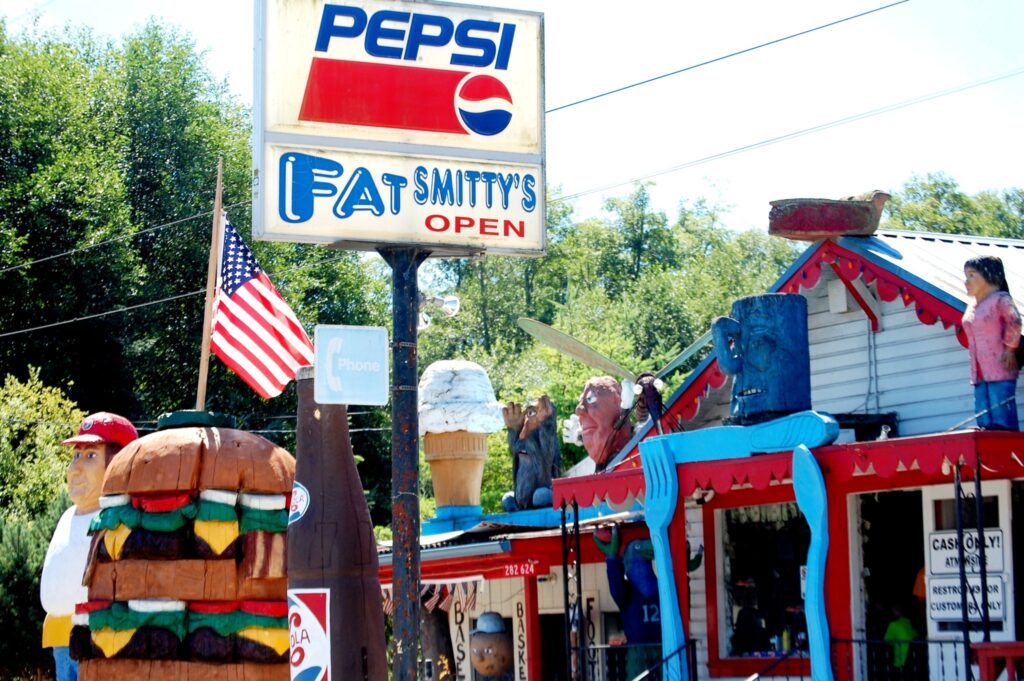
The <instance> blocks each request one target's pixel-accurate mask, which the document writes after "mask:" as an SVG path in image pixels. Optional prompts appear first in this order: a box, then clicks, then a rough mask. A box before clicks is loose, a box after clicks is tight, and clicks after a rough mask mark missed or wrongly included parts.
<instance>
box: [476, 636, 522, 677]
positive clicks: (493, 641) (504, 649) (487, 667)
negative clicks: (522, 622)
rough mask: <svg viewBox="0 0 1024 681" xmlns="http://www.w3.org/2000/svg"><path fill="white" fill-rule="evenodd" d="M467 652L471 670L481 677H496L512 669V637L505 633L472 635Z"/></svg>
mask: <svg viewBox="0 0 1024 681" xmlns="http://www.w3.org/2000/svg"><path fill="white" fill-rule="evenodd" d="M469 650H470V654H471V657H472V662H473V669H476V671H477V672H478V673H480V674H482V675H483V676H487V677H498V676H501V675H502V674H504V673H505V672H507V671H510V670H511V669H512V637H511V636H510V635H509V634H507V633H505V632H500V633H494V634H485V633H483V632H478V633H476V634H473V635H472V636H470V637H469Z"/></svg>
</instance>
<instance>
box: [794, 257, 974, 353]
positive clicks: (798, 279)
mask: <svg viewBox="0 0 1024 681" xmlns="http://www.w3.org/2000/svg"><path fill="white" fill-rule="evenodd" d="M822 265H832V266H833V268H834V269H835V272H836V274H838V275H839V276H841V277H842V278H843V279H845V280H846V281H853V280H854V279H856V278H857V277H860V278H862V279H863V280H864V283H865V284H871V283H874V284H875V288H876V290H877V291H878V295H879V297H880V298H881V299H882V300H884V301H885V302H887V303H889V302H892V301H894V300H896V299H897V298H899V299H900V300H902V301H903V305H904V306H907V307H909V306H910V305H911V303H913V304H914V311H915V312H916V313H917V318H918V319H919V320H921V322H922V323H924V324H928V325H932V324H935V323H936V322H939V321H941V322H942V327H943V328H944V329H948V328H951V327H952V328H953V329H954V332H955V333H956V339H957V340H958V341H959V342H960V345H962V346H964V347H965V348H966V347H967V334H965V333H964V330H963V327H962V326H961V325H960V320H961V319H962V317H963V311H962V310H958V309H956V308H955V307H953V306H952V305H949V304H948V303H945V302H943V301H941V300H939V299H938V298H936V297H935V296H933V295H932V294H930V293H927V292H926V291H924V290H922V289H920V288H918V287H916V286H913V285H912V284H909V283H907V282H906V281H904V280H903V279H901V278H899V277H898V276H896V275H895V274H893V273H892V272H890V271H888V270H887V269H885V268H884V267H882V266H881V265H876V264H874V263H872V262H870V261H869V260H867V259H865V258H863V257H862V256H860V255H858V254H856V253H854V252H853V251H850V250H848V249H846V248H843V247H842V246H840V245H839V244H837V243H835V242H834V241H831V240H826V241H824V242H822V244H821V246H819V248H818V250H817V251H816V252H815V253H812V254H811V256H810V258H808V259H807V262H806V263H804V266H803V267H801V268H800V269H799V270H797V271H796V272H794V273H793V275H792V276H791V277H790V278H789V279H787V280H786V281H785V282H783V284H782V286H780V287H779V291H780V292H782V293H799V292H800V289H802V288H804V289H809V288H813V287H814V286H816V285H817V283H818V281H819V280H820V279H821V266H822Z"/></svg>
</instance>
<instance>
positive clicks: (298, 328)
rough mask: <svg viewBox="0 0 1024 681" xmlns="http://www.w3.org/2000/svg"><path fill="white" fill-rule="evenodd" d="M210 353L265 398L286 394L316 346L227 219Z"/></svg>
mask: <svg viewBox="0 0 1024 681" xmlns="http://www.w3.org/2000/svg"><path fill="white" fill-rule="evenodd" d="M222 222H223V226H224V243H223V246H222V248H221V254H220V271H219V273H218V276H217V295H216V297H215V298H214V301H213V329H212V335H211V338H210V349H212V350H213V352H214V353H215V354H216V355H217V356H218V357H220V358H221V360H222V361H223V362H224V363H225V364H227V365H228V366H229V367H230V368H231V370H232V371H234V372H235V373H236V374H238V375H239V376H241V377H242V380H243V381H245V382H246V383H248V384H249V386H250V387H251V388H252V389H253V390H255V391H256V392H257V393H259V395H260V396H261V397H263V398H270V397H276V396H278V395H280V394H281V391H282V390H284V388H285V386H286V385H288V382H289V381H291V380H292V379H294V378H295V375H296V374H297V373H298V370H299V367H300V366H305V365H308V364H312V363H313V343H311V342H310V340H309V336H307V335H306V332H305V331H304V330H303V328H302V325H301V324H299V320H298V319H296V318H295V313H294V312H292V311H291V308H289V307H288V303H286V302H285V301H284V299H283V298H282V297H281V294H280V293H278V291H277V289H276V288H274V285H273V284H271V283H270V279H269V278H267V275H266V273H265V272H264V271H263V270H262V269H261V268H260V266H259V263H257V262H256V258H255V257H254V256H253V254H252V251H250V250H249V247H248V246H246V245H245V242H243V241H242V237H240V236H239V235H238V232H237V231H236V230H235V228H234V226H233V225H232V224H231V223H230V222H228V220H227V216H224V217H223V218H222Z"/></svg>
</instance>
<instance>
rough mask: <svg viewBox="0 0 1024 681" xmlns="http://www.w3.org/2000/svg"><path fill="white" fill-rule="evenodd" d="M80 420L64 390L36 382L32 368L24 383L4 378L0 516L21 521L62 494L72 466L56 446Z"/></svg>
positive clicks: (0, 426) (0, 399) (66, 453)
mask: <svg viewBox="0 0 1024 681" xmlns="http://www.w3.org/2000/svg"><path fill="white" fill-rule="evenodd" d="M84 416H85V413H84V412H83V411H81V410H80V409H78V408H77V407H76V406H75V404H74V403H73V402H71V401H70V400H69V399H68V398H67V396H66V395H65V393H64V391H62V390H61V389H59V388H55V387H52V386H47V385H45V384H44V383H43V382H42V381H41V380H40V378H39V370H38V369H36V368H31V369H30V370H29V377H28V380H26V381H19V380H18V379H17V378H15V377H14V376H11V375H8V376H6V378H5V379H4V383H3V386H2V387H0V509H2V511H0V515H3V516H4V517H7V518H9V519H11V520H12V521H15V522H16V521H18V520H25V519H27V518H31V517H34V516H37V515H39V514H40V513H41V512H42V511H43V510H44V509H45V508H46V506H47V504H48V503H49V502H50V501H51V500H52V499H54V498H56V497H59V496H60V495H61V493H62V492H63V491H64V489H65V475H64V469H65V468H67V465H68V463H69V462H70V461H71V453H70V451H69V448H67V447H63V446H61V441H62V440H64V439H66V438H68V437H71V435H73V434H74V433H75V431H76V429H77V428H78V424H79V423H80V422H81V420H82V418H83V417H84Z"/></svg>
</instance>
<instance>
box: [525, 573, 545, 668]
mask: <svg viewBox="0 0 1024 681" xmlns="http://www.w3.org/2000/svg"><path fill="white" fill-rule="evenodd" d="M523 607H525V608H526V679H527V681H542V679H541V677H540V644H541V641H540V606H539V604H538V601H537V578H536V577H524V578H523Z"/></svg>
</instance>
